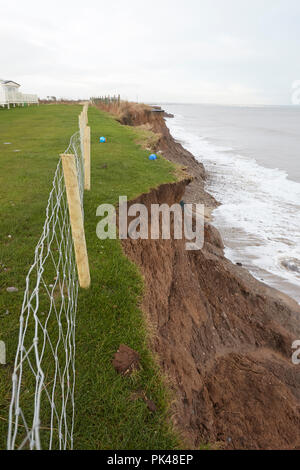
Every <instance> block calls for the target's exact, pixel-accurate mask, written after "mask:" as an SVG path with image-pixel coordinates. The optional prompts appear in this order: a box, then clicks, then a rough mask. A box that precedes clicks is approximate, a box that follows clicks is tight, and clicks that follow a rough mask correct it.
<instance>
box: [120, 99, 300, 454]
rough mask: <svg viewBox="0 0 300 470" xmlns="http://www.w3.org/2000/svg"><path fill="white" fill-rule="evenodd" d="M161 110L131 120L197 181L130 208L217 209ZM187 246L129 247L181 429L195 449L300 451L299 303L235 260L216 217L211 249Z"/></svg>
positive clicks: (208, 229) (208, 237)
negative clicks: (192, 205) (185, 205)
mask: <svg viewBox="0 0 300 470" xmlns="http://www.w3.org/2000/svg"><path fill="white" fill-rule="evenodd" d="M155 114H156V116H154V115H153V114H151V112H150V111H149V109H148V108H147V107H144V108H143V107H142V106H141V110H140V113H137V112H136V111H135V115H134V116H131V117H129V116H128V115H127V118H126V124H127V125H128V124H129V125H137V126H140V125H145V124H147V125H148V126H149V128H151V130H152V131H153V132H156V133H157V134H159V140H158V142H157V144H156V147H155V149H152V150H155V151H157V152H159V151H161V153H162V155H163V156H164V157H165V158H166V159H168V160H170V161H172V162H173V163H175V164H179V165H181V166H183V167H184V169H185V171H186V172H187V174H190V175H191V176H192V177H193V180H192V182H191V183H189V182H188V181H186V182H185V184H184V185H183V182H182V181H181V182H178V183H170V184H167V185H162V186H160V187H158V188H156V189H153V190H151V191H150V192H149V193H147V194H142V195H141V196H139V197H138V198H137V199H135V200H134V201H130V203H134V202H141V203H143V204H145V205H146V206H147V207H148V206H149V205H150V204H152V203H168V204H172V203H175V202H179V201H180V199H181V198H182V197H183V199H184V200H185V201H186V202H199V203H204V204H205V205H206V206H207V207H208V208H209V209H213V208H215V207H217V205H218V203H217V201H216V200H215V199H214V198H213V197H212V196H210V195H209V194H208V193H207V192H206V191H205V188H204V185H205V170H204V167H203V165H202V164H201V163H199V162H197V161H196V159H195V158H194V157H193V155H192V154H191V153H190V152H188V151H187V150H185V149H184V148H183V147H182V146H181V145H180V143H178V142H176V141H175V140H174V139H173V138H172V136H171V135H170V132H169V130H168V128H167V126H166V123H165V121H164V119H163V117H162V116H157V114H158V113H155ZM120 122H121V123H122V120H121V119H120ZM184 243H185V240H172V239H171V240H158V241H151V240H131V239H127V240H124V241H122V246H123V251H124V252H125V254H126V255H127V256H128V257H129V259H130V260H131V261H133V262H134V263H135V264H136V265H137V266H138V267H139V269H140V271H141V273H142V275H143V278H144V280H145V291H144V297H143V301H142V309H143V311H144V314H145V316H146V319H147V323H148V325H149V331H150V332H151V345H150V346H151V349H152V351H153V352H154V354H155V355H156V356H157V358H158V362H159V365H160V367H161V370H162V372H163V374H164V375H165V376H166V377H167V378H168V382H169V383H170V385H171V388H172V390H173V394H174V403H173V406H172V411H173V423H174V426H175V428H176V429H177V430H178V431H179V433H180V434H181V435H182V437H183V440H184V441H185V442H186V445H187V446H188V447H189V448H198V447H199V446H200V445H202V444H209V445H210V446H211V447H212V448H224V449H296V448H300V435H299V426H300V396H299V394H298V393H297V390H298V389H299V387H300V371H299V369H297V367H296V366H295V365H293V363H292V360H291V356H292V353H293V350H292V347H291V346H292V343H293V341H295V340H296V339H298V338H300V322H299V319H300V307H299V305H298V304H297V303H296V302H295V301H294V300H293V299H291V298H289V297H288V296H287V295H285V294H283V293H281V292H279V291H277V290H275V289H273V288H271V287H268V286H266V285H264V284H262V283H261V282H259V281H257V280H256V279H255V278H253V277H252V276H251V275H250V273H248V271H246V270H245V269H244V268H243V267H240V266H237V265H234V264H233V263H231V262H230V261H229V260H228V259H226V258H225V257H224V250H223V248H224V247H223V243H222V240H221V236H220V234H219V232H218V230H217V229H216V228H215V227H214V226H213V225H212V224H211V223H209V222H208V221H207V222H206V223H205V243H204V247H203V249H202V250H200V251H199V252H186V250H185V247H184ZM282 403H284V404H285V406H284V407H283V406H282ZM278 422H280V423H281V425H280V430H279V428H278ZM229 437H230V439H229Z"/></svg>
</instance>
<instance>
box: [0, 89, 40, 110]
mask: <svg viewBox="0 0 300 470" xmlns="http://www.w3.org/2000/svg"><path fill="white" fill-rule="evenodd" d="M5 95H6V96H3V95H2V96H1V95H0V105H1V106H8V107H9V106H10V105H15V104H22V105H23V104H38V102H39V99H38V95H34V94H29V93H21V92H20V91H15V92H14V93H9V94H8V93H5ZM7 95H8V96H7Z"/></svg>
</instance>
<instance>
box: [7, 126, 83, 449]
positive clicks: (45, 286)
mask: <svg viewBox="0 0 300 470" xmlns="http://www.w3.org/2000/svg"><path fill="white" fill-rule="evenodd" d="M81 134H82V133H81V132H80V131H79V132H77V133H76V134H74V135H73V136H72V137H71V140H70V145H69V147H68V149H67V150H66V151H65V153H72V154H74V155H75V160H76V166H77V173H78V182H79V191H80V197H81V206H82V211H83V190H84V188H83V184H84V183H83V182H84V174H83V173H84V165H83V155H82V135H81ZM77 297H78V277H77V268H76V263H75V256H74V248H73V241H72V233H71V225H70V217H69V211H68V203H67V196H66V188H65V181H64V174H63V169H62V162H61V159H60V160H59V162H58V165H57V168H56V171H55V175H54V179H53V183H52V189H51V192H50V195H49V199H48V204H47V208H46V220H45V224H44V228H43V233H42V236H41V238H40V240H39V242H38V244H37V246H36V249H35V255H34V262H33V264H32V266H31V268H30V269H29V272H28V274H27V277H26V287H25V293H24V300H23V305H22V310H21V315H20V328H19V341H18V347H17V353H16V358H15V364H14V371H13V376H12V399H11V404H10V410H9V425H8V441H7V448H8V449H42V448H43V449H72V448H73V427H74V405H75V403H74V387H75V321H76V310H77Z"/></svg>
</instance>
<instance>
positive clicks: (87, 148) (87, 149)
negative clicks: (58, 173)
mask: <svg viewBox="0 0 300 470" xmlns="http://www.w3.org/2000/svg"><path fill="white" fill-rule="evenodd" d="M83 155H84V189H87V190H88V191H89V190H90V189H91V128H90V127H89V126H86V127H85V128H84V133H83Z"/></svg>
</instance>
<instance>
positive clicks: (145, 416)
mask: <svg viewBox="0 0 300 470" xmlns="http://www.w3.org/2000/svg"><path fill="white" fill-rule="evenodd" d="M80 111H81V107H80V106H78V105H42V106H39V107H29V108H14V109H11V110H9V111H8V110H0V129H1V133H0V135H1V137H0V168H1V172H0V201H1V217H0V294H1V295H0V340H3V341H5V343H6V347H7V365H6V366H1V365H0V448H2V449H3V448H5V446H6V435H7V416H8V406H9V402H10V397H11V373H12V368H13V362H14V356H15V352H16V346H17V335H18V330H19V314H20V308H21V305H22V300H23V293H24V286H25V277H26V274H27V272H28V269H29V267H30V265H31V263H32V260H33V255H34V249H35V246H36V243H37V241H38V239H39V237H40V234H41V231H42V227H43V222H44V219H45V208H46V204H47V199H48V195H49V191H50V187H51V182H52V179H53V174H54V170H55V167H56V165H57V161H58V158H59V154H60V153H62V152H63V151H64V149H65V148H66V147H67V146H68V142H69V138H70V136H71V135H72V134H73V133H74V132H75V131H77V128H78V114H79V113H80ZM88 116H89V125H90V126H91V158H92V166H91V191H90V192H88V193H87V192H86V193H85V203H84V205H85V230H86V240H87V247H88V254H89V261H90V270H91V278H92V285H91V288H90V289H89V290H88V291H80V293H79V303H78V312H77V325H76V396H75V399H76V417H75V430H74V447H75V448H76V449H172V448H175V447H176V446H177V445H178V441H177V437H176V435H175V434H174V432H173V430H172V429H171V426H170V420H169V411H168V402H169V399H170V397H168V392H167V389H166V386H165V385H164V383H163V380H162V378H161V376H160V372H159V370H158V367H157V365H156V364H155V361H154V359H153V356H152V354H151V352H150V350H149V348H148V342H147V331H146V327H145V321H144V317H143V313H142V312H141V310H140V308H139V302H140V299H141V296H142V292H143V282H142V279H141V276H140V274H139V272H138V270H137V268H136V267H135V266H134V265H132V264H131V263H130V262H129V260H128V259H127V258H126V257H125V256H124V255H123V253H122V250H121V246H120V243H119V241H118V240H99V239H98V238H97V236H96V225H97V222H98V219H97V217H96V209H97V207H98V205H100V204H102V203H112V204H117V202H118V197H119V195H127V197H128V199H131V198H134V197H136V196H138V195H139V194H140V193H142V192H147V191H148V190H149V189H150V188H151V187H155V186H158V185H159V184H161V183H166V182H171V181H175V178H176V177H175V173H174V167H173V166H172V165H171V164H170V163H169V162H167V161H166V160H164V159H162V158H161V157H159V158H158V160H157V161H154V162H153V161H149V160H148V158H147V157H148V154H149V152H147V151H146V150H143V149H142V148H141V147H140V146H139V145H138V144H137V143H136V142H138V141H139V138H141V136H139V135H138V132H139V131H137V130H136V129H134V128H129V127H127V126H121V125H120V124H119V123H118V122H116V121H115V120H114V119H113V118H112V117H111V116H109V115H108V114H107V113H104V112H102V111H99V110H97V109H95V108H90V109H89V113H88ZM101 135H103V136H105V137H106V138H107V143H106V144H99V137H100V136H101ZM5 142H10V144H5ZM16 150H17V151H16ZM9 286H14V287H17V288H18V292H16V293H8V292H7V291H6V288H7V287H9ZM7 312H9V313H8V314H7ZM121 343H125V344H127V345H128V346H130V347H132V348H133V349H135V350H137V351H138V352H139V353H140V355H141V365H142V369H141V370H140V371H139V372H137V373H135V374H133V375H132V376H131V377H128V378H124V377H122V376H120V375H118V374H117V373H116V372H115V370H114V369H113V367H112V357H113V354H114V353H115V352H116V351H117V349H118V347H119V345H120V344H121ZM33 384H34V382H33V381H32V378H30V377H28V379H27V382H26V386H27V387H28V390H31V389H30V387H32V386H33ZM140 391H143V392H144V393H145V394H146V396H147V397H148V398H149V399H151V400H153V401H154V402H155V404H156V406H157V411H156V412H155V413H151V412H150V411H149V409H148V408H147V406H146V404H145V402H144V401H143V400H142V399H136V400H133V399H132V396H133V394H134V393H135V392H140ZM28 406H31V405H30V404H29V405H28ZM42 424H44V425H47V423H42Z"/></svg>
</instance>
